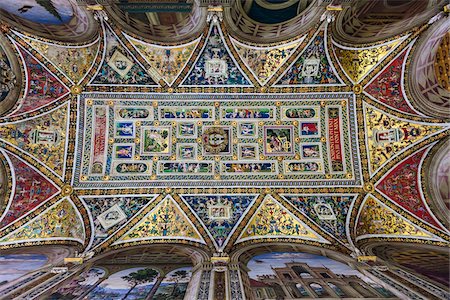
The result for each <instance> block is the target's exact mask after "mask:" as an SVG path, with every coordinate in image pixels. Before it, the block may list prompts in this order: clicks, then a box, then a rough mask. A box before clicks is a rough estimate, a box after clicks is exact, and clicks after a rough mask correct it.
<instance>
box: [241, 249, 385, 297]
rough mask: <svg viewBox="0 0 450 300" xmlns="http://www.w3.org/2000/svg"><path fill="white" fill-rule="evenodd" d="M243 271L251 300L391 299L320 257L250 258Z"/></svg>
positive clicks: (376, 286)
mask: <svg viewBox="0 0 450 300" xmlns="http://www.w3.org/2000/svg"><path fill="white" fill-rule="evenodd" d="M247 267H248V269H249V272H248V276H249V283H250V289H251V293H252V296H253V299H255V300H263V299H299V298H308V299H313V298H328V297H330V298H340V299H343V298H351V297H361V296H363V297H364V298H378V299H380V298H392V297H394V295H393V294H392V293H390V292H389V291H387V290H386V289H384V288H383V287H382V286H381V285H379V284H377V283H375V282H374V281H372V280H371V279H369V278H368V277H366V276H364V275H363V274H362V273H360V272H358V271H356V270H354V269H351V268H350V267H349V266H348V265H346V264H344V263H342V262H338V261H335V260H332V259H330V258H327V257H324V256H319V255H314V254H309V253H302V252H273V253H267V254H261V255H257V256H254V257H253V258H252V259H251V260H250V261H249V262H248V264H247Z"/></svg>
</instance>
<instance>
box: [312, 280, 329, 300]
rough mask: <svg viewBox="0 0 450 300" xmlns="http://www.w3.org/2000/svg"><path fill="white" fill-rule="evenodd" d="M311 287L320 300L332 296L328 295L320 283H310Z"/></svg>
mask: <svg viewBox="0 0 450 300" xmlns="http://www.w3.org/2000/svg"><path fill="white" fill-rule="evenodd" d="M309 287H310V288H311V289H312V290H313V291H314V293H316V295H317V296H318V297H319V298H324V297H327V296H329V295H330V294H328V292H327V290H326V289H324V287H323V286H322V285H320V284H318V283H315V282H313V283H310V284H309Z"/></svg>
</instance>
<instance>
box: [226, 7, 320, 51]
mask: <svg viewBox="0 0 450 300" xmlns="http://www.w3.org/2000/svg"><path fill="white" fill-rule="evenodd" d="M251 2H253V1H247V2H245V3H251ZM255 2H256V1H255ZM264 2H267V1H263V0H258V1H257V2H256V3H264ZM289 2H292V1H286V2H285V3H289ZM299 2H303V3H305V4H307V5H304V8H303V10H302V11H301V12H299V13H298V14H297V15H296V16H295V17H293V18H291V19H289V20H286V21H283V22H280V23H275V24H266V23H261V22H259V21H257V20H254V19H253V18H252V17H250V16H249V15H248V13H247V11H246V10H247V9H246V7H245V3H244V2H242V1H234V3H233V4H232V6H231V7H226V8H225V9H224V21H225V22H226V25H227V28H228V30H229V31H230V33H231V34H233V35H235V36H237V37H238V38H240V39H241V40H246V41H249V42H255V43H258V42H261V39H264V42H265V43H274V42H279V41H284V40H288V39H291V38H294V37H297V36H301V35H302V34H304V33H306V32H308V30H310V29H311V28H312V27H313V26H314V25H315V24H317V23H318V22H320V17H321V16H322V14H323V13H324V11H325V7H324V6H320V5H319V1H317V0H314V1H299ZM243 3H244V4H243Z"/></svg>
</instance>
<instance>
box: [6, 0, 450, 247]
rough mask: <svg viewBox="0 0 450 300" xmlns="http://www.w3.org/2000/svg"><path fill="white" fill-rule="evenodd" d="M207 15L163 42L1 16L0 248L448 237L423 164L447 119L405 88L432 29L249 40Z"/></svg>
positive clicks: (317, 29) (353, 242) (320, 25)
mask: <svg viewBox="0 0 450 300" xmlns="http://www.w3.org/2000/svg"><path fill="white" fill-rule="evenodd" d="M303 2H304V1H301V3H303ZM255 3H256V4H257V3H266V1H256V2H255ZM295 3H296V5H297V6H298V5H300V3H298V2H295ZM256 4H255V5H256ZM303 4H304V3H303ZM97 9H98V8H97ZM289 9H290V8H289ZM298 9H299V8H298ZM250 10H251V11H254V10H255V8H251V9H250ZM209 13H210V17H208V18H207V20H208V22H206V21H205V23H204V28H203V31H202V32H201V33H200V35H199V36H196V37H194V38H190V39H188V40H185V41H183V42H176V43H160V42H155V41H152V40H149V39H145V38H142V37H139V36H138V35H137V34H134V33H130V32H125V31H123V29H122V28H121V27H120V26H119V25H118V23H116V22H114V21H113V20H112V19H108V18H105V14H106V13H105V11H103V10H97V11H95V16H96V19H97V22H98V28H99V31H98V34H97V36H95V37H94V38H92V39H91V40H90V41H87V42H84V43H77V44H70V43H67V42H61V41H56V40H52V39H44V38H42V37H39V36H38V35H35V34H31V33H29V32H26V31H23V30H21V29H20V28H16V27H11V26H9V25H7V23H2V27H1V28H2V32H3V33H2V34H3V35H4V38H2V40H1V41H2V51H0V71H1V72H2V74H3V73H5V74H9V75H8V76H9V77H2V78H6V80H4V81H5V82H3V81H1V80H0V88H1V89H2V90H0V101H1V100H3V98H5V97H7V94H8V93H9V92H10V89H12V87H13V86H16V87H17V86H18V87H19V89H20V95H19V97H18V100H17V101H16V102H15V103H14V105H12V106H11V108H9V107H7V106H0V108H4V109H3V115H2V117H1V118H0V159H1V162H2V168H1V169H2V174H1V175H2V176H1V177H0V178H1V180H2V181H1V186H2V191H1V197H2V200H1V201H0V228H1V229H0V249H6V248H14V247H21V246H25V245H26V246H30V245H47V244H65V245H73V246H75V247H77V248H78V249H79V251H80V252H85V253H87V252H91V251H94V252H95V253H101V252H105V251H108V250H112V249H119V248H124V247H128V246H134V245H141V244H157V243H180V244H190V245H194V246H197V247H200V248H203V249H205V250H207V251H209V253H216V252H223V253H230V252H232V251H234V250H236V249H239V247H242V246H245V245H249V244H258V243H263V242H264V243H270V242H274V243H276V242H281V241H285V242H290V243H298V244H307V245H314V246H318V247H323V248H327V249H333V250H337V251H340V252H343V253H345V254H350V253H352V252H355V251H356V250H355V249H362V248H363V247H364V246H366V245H368V244H370V243H372V242H380V241H384V242H386V241H393V242H408V243H416V244H427V245H435V246H448V242H449V241H450V235H449V231H448V229H447V228H446V225H445V224H446V223H445V222H446V221H445V220H443V218H442V215H443V214H441V213H439V214H436V213H434V212H433V209H434V208H435V207H436V204H435V200H436V199H431V198H433V197H434V196H430V195H434V194H439V193H434V194H432V193H430V192H429V190H428V186H430V183H429V180H428V179H429V178H430V177H429V176H426V175H425V174H427V173H426V172H427V170H426V169H425V168H424V167H423V166H425V165H427V164H429V161H430V157H432V155H434V153H436V152H437V151H438V150H439V149H440V147H442V145H443V144H445V141H446V140H448V136H449V134H450V123H448V119H445V118H436V117H433V116H429V115H427V113H426V112H425V111H421V110H419V109H418V108H417V107H416V106H415V104H414V99H413V97H412V96H411V92H410V90H409V87H408V85H407V83H408V82H409V81H408V80H407V77H408V76H409V75H408V74H410V72H412V71H411V69H410V67H411V57H412V55H413V52H414V51H415V49H416V48H417V40H418V39H419V38H421V37H422V35H423V34H424V32H426V30H427V28H428V27H429V26H430V24H426V23H425V24H423V25H421V27H416V28H413V29H410V30H409V29H408V30H407V31H405V32H403V33H401V34H397V35H393V36H392V37H390V38H386V39H384V40H381V41H377V42H372V43H366V44H357V45H356V44H355V45H351V44H347V43H343V42H340V41H339V39H337V38H334V37H333V35H332V34H331V26H332V24H331V23H328V21H327V18H325V20H324V21H323V22H320V21H318V22H317V24H315V26H313V27H312V28H311V29H310V30H308V31H306V32H303V33H301V34H299V35H297V36H295V37H293V38H288V39H285V40H283V41H280V42H276V43H270V44H262V43H260V44H255V43H254V42H252V41H247V40H244V39H242V38H241V37H239V36H237V35H234V34H233V33H232V32H231V31H229V30H228V25H227V23H226V22H225V21H224V20H222V18H221V12H218V11H217V10H216V11H215V10H211V11H210V12H209ZM254 13H255V14H256V12H254ZM275 17H276V16H274V18H275ZM332 19H333V18H331V17H330V18H329V21H331V20H332ZM446 38H447V40H448V35H447V37H446ZM3 49H4V50H3ZM440 49H441V50H440V51H441V52H442V49H444V48H443V47H441V48H440ZM14 60H15V61H16V63H17V65H18V67H20V69H21V72H20V76H18V79H17V80H14V78H13V75H11V74H12V73H11V72H10V69H11V66H12V65H13V64H14V63H13V61H14ZM2 80H3V79H2ZM16 99H17V98H16ZM447 165H448V163H447ZM441 177H442V176H441ZM439 180H444V181H445V178H440V179H439ZM5 187H6V188H5ZM443 198H445V197H443ZM444 200H445V201H448V198H447V199H444ZM444 215H445V214H444ZM356 252H358V251H356Z"/></svg>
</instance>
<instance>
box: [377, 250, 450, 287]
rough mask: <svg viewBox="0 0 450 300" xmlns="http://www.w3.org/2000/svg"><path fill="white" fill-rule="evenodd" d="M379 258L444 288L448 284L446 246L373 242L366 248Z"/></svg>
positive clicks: (449, 283) (449, 275)
mask: <svg viewBox="0 0 450 300" xmlns="http://www.w3.org/2000/svg"><path fill="white" fill-rule="evenodd" d="M368 251H369V253H373V254H374V255H376V256H377V257H379V258H380V259H383V260H385V261H386V262H388V263H390V264H392V265H394V266H396V267H398V268H400V269H406V270H408V271H409V272H411V273H413V274H420V275H422V276H424V277H425V278H427V279H428V280H430V281H433V282H434V283H435V284H437V285H439V286H441V287H443V288H445V287H448V286H449V285H450V282H449V278H450V274H449V269H448V266H449V264H450V261H449V256H448V248H447V247H437V246H428V245H419V244H407V243H402V244H400V243H389V244H381V243H379V244H374V245H370V247H369V248H368Z"/></svg>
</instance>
